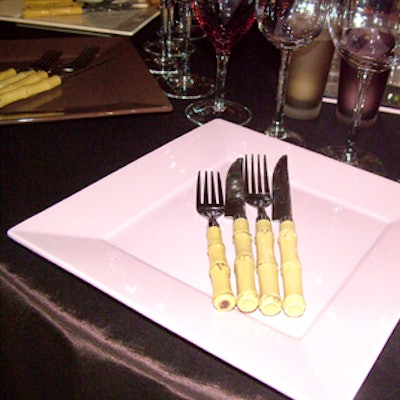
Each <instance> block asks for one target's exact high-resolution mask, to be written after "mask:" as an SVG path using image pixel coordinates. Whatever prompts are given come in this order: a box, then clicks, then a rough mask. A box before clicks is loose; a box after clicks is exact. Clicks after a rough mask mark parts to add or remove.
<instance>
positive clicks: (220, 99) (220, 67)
mask: <svg viewBox="0 0 400 400" xmlns="http://www.w3.org/2000/svg"><path fill="white" fill-rule="evenodd" d="M228 60H229V54H226V53H222V52H218V51H217V81H216V88H215V100H214V107H215V110H216V111H217V112H223V111H224V108H225V84H226V74H227V71H228Z"/></svg>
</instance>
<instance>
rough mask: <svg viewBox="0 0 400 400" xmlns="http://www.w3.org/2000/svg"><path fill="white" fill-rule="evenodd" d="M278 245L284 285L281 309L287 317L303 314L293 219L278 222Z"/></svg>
mask: <svg viewBox="0 0 400 400" xmlns="http://www.w3.org/2000/svg"><path fill="white" fill-rule="evenodd" d="M278 240H279V246H280V251H281V274H282V279H283V287H284V300H283V310H284V311H285V313H286V314H287V315H288V316H289V317H299V316H301V315H303V313H304V311H305V308H306V303H305V300H304V295H303V282H302V267H301V263H300V259H299V256H298V252H297V234H296V229H295V225H294V223H293V221H283V222H281V224H280V232H279V239H278Z"/></svg>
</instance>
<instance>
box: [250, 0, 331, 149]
mask: <svg viewBox="0 0 400 400" xmlns="http://www.w3.org/2000/svg"><path fill="white" fill-rule="evenodd" d="M256 16H257V22H258V27H259V29H260V31H261V33H262V34H263V35H264V36H265V37H266V39H267V40H268V41H269V42H270V43H271V44H272V45H274V46H275V47H276V48H278V49H279V50H280V51H281V65H280V70H279V81H278V91H277V101H276V111H275V115H274V118H273V121H272V124H271V125H270V126H269V127H268V128H267V129H266V130H265V131H264V133H265V134H266V135H267V136H272V137H275V138H277V139H282V140H286V141H289V142H293V143H295V144H300V145H303V144H304V140H303V138H302V137H301V136H300V135H299V134H297V133H296V132H293V131H291V130H288V129H286V128H285V126H284V105H285V96H286V85H287V78H288V73H289V66H290V60H291V57H292V54H293V51H294V50H296V49H298V48H301V47H304V46H307V45H308V44H310V43H311V42H312V41H313V40H314V38H316V37H317V36H318V35H319V34H320V33H321V31H322V28H323V26H324V23H325V17H326V7H325V0H256Z"/></svg>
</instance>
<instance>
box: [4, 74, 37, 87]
mask: <svg viewBox="0 0 400 400" xmlns="http://www.w3.org/2000/svg"><path fill="white" fill-rule="evenodd" d="M34 73H35V71H33V70H29V71H22V72H19V73H18V74H17V73H15V74H14V75H12V76H10V77H8V78H6V79H3V80H1V81H0V89H3V88H5V87H7V86H8V85H11V84H13V83H15V82H17V81H20V80H21V79H24V78H26V77H27V76H29V75H32V74H34Z"/></svg>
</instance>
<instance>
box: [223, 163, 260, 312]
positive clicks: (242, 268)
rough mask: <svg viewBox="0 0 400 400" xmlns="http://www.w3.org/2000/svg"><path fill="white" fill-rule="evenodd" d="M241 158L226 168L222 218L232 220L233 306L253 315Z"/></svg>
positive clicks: (251, 261)
mask: <svg viewBox="0 0 400 400" xmlns="http://www.w3.org/2000/svg"><path fill="white" fill-rule="evenodd" d="M242 164H243V158H238V159H237V160H236V161H235V162H234V163H233V164H232V165H231V167H230V168H229V171H228V175H227V177H226V193H225V215H226V216H228V217H233V244H234V246H235V252H236V257H235V266H234V271H235V276H236V287H237V299H236V304H237V306H238V308H239V310H240V311H243V312H246V313H248V312H252V311H254V310H255V309H256V308H257V307H258V293H257V290H256V283H255V262H254V256H253V251H252V237H251V233H250V229H249V223H248V221H247V218H246V211H245V191H244V182H243V176H242Z"/></svg>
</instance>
